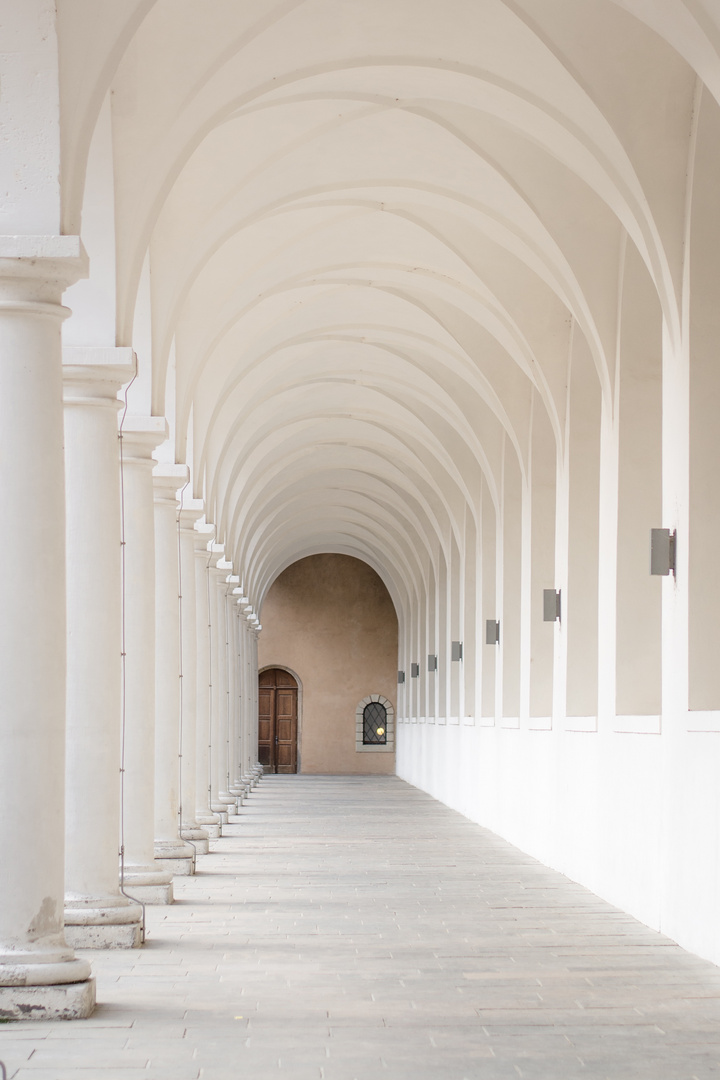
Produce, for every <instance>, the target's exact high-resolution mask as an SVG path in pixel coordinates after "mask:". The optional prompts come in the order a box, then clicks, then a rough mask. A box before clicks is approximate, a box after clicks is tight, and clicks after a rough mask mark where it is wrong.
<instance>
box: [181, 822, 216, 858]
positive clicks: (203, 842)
mask: <svg viewBox="0 0 720 1080" xmlns="http://www.w3.org/2000/svg"><path fill="white" fill-rule="evenodd" d="M180 835H181V836H182V838H183V840H187V841H188V842H189V843H191V844H192V846H193V847H194V848H195V854H196V855H207V853H208V851H209V850H210V844H209V842H208V841H209V839H210V838H209V836H208V834H207V832H206V831H205V829H199V828H198V827H197V826H192V825H191V826H189V827H188V828H187V829H186V828H184V827H183V828H182V829H181V830H180Z"/></svg>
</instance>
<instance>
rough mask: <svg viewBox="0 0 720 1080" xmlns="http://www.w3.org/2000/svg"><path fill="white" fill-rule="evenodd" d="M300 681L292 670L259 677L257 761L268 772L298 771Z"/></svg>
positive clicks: (263, 674)
mask: <svg viewBox="0 0 720 1080" xmlns="http://www.w3.org/2000/svg"><path fill="white" fill-rule="evenodd" d="M297 727H298V684H297V682H296V680H295V679H294V678H293V677H292V675H291V674H290V672H289V671H283V669H282V668H268V669H267V670H266V671H261V672H260V675H259V677H258V761H259V762H260V764H261V765H262V766H263V768H264V769H265V772H266V773H296V772H297Z"/></svg>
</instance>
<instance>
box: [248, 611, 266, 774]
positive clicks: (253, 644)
mask: <svg viewBox="0 0 720 1080" xmlns="http://www.w3.org/2000/svg"><path fill="white" fill-rule="evenodd" d="M260 630H261V627H260V623H259V621H258V617H257V615H253V616H252V621H251V623H250V688H251V692H252V697H251V704H250V708H251V713H250V725H249V729H250V746H251V753H252V757H251V761H252V772H253V775H254V777H255V781H254V782H255V784H257V782H258V780H259V779H260V778H261V776H262V775H263V767H262V765H261V764H260V762H259V761H258V759H257V752H258V636H259V634H260Z"/></svg>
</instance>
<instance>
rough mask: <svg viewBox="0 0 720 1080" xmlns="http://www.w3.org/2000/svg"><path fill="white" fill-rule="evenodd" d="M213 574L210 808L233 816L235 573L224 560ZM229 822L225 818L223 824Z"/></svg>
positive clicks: (215, 561) (217, 546) (213, 568)
mask: <svg viewBox="0 0 720 1080" xmlns="http://www.w3.org/2000/svg"><path fill="white" fill-rule="evenodd" d="M218 548H222V545H219V544H213V554H214V555H215V554H218V550H217V549H218ZM213 561H214V565H212V564H211V567H210V570H209V573H210V627H211V635H210V644H211V657H210V673H211V679H212V693H211V695H210V706H211V716H210V734H211V747H210V784H211V802H210V808H211V809H212V810H213V811H214V812H215V813H216V814H221V815H227V814H229V813H230V812H231V811H232V810H233V809H234V808H235V799H234V798H233V796H232V795H231V794H230V792H229V791H228V789H227V788H228V779H227V778H228V731H227V651H226V644H225V642H226V632H225V592H226V590H227V587H228V586H227V583H226V578H227V576H228V574H229V573H230V571H231V570H232V563H229V562H226V561H225V559H223V558H222V557H221V558H219V559H217V560H213ZM226 821H227V817H226V816H225V817H224V819H223V824H225V823H226Z"/></svg>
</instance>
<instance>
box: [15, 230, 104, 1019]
mask: <svg viewBox="0 0 720 1080" xmlns="http://www.w3.org/2000/svg"><path fill="white" fill-rule="evenodd" d="M84 263H85V260H84V253H83V251H82V245H81V244H80V241H79V239H78V238H77V237H71V236H54V237H37V236H15V237H13V236H4V237H0V498H1V499H2V505H3V506H4V507H5V512H6V514H11V515H12V520H13V522H15V523H16V524H13V525H6V527H5V528H4V529H2V530H1V531H0V611H1V612H2V613H3V617H2V619H1V620H0V687H2V693H1V694H0V742H1V744H2V756H1V757H0V820H2V822H3V828H2V830H0V868H1V869H0V874H1V875H2V902H1V903H0V1018H13V1019H26V1018H27V1017H28V1016H32V1017H33V1018H35V1019H52V1018H58V1019H71V1018H74V1017H82V1016H89V1015H90V1013H91V1012H92V1010H93V1007H94V1003H95V985H94V981H93V980H92V979H91V978H90V965H89V964H88V962H87V961H86V960H80V959H77V958H76V957H75V955H74V953H73V950H72V949H71V948H70V947H69V946H68V945H67V943H66V941H65V938H64V931H63V893H64V880H63V879H64V856H65V838H64V833H65V490H64V486H65V485H64V468H63V405H62V368H61V352H60V325H61V321H62V319H63V318H64V317H65V316H66V315H67V314H69V312H68V311H67V310H66V309H65V308H63V307H62V306H61V305H60V297H61V295H62V292H63V290H64V288H66V286H67V285H69V284H70V282H71V281H73V280H75V279H76V278H78V277H80V276H81V275H82V273H83V272H84ZM29 551H30V552H32V553H33V555H34V556H35V563H34V565H33V570H32V573H27V572H25V571H24V569H23V568H24V567H26V565H27V556H28V552H29ZM29 807H33V808H38V807H42V820H41V821H38V822H36V823H35V824H34V825H32V824H30V823H29V820H28V808H29Z"/></svg>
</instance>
